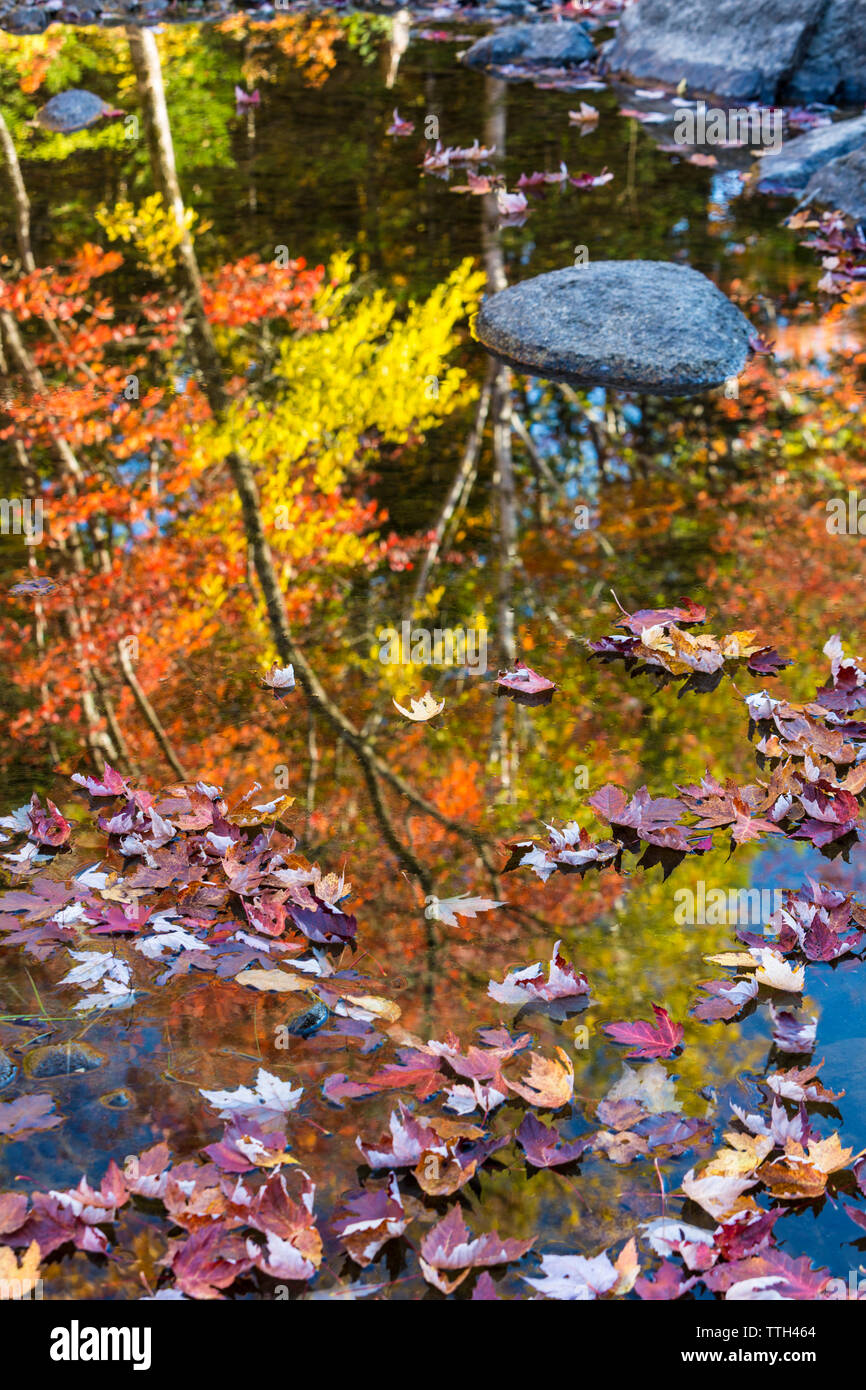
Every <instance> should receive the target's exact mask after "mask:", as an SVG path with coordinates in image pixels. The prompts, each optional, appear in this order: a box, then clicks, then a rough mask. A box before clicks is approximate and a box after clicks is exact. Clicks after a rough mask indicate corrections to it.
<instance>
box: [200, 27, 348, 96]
mask: <svg viewBox="0 0 866 1390" xmlns="http://www.w3.org/2000/svg"><path fill="white" fill-rule="evenodd" d="M219 27H220V29H221V30H222V32H223V33H226V34H231V35H233V36H234V37H235V38H237V39H245V40H247V48H246V54H245V58H244V64H243V74H244V77H245V78H246V80H247V82H248V83H249V84H250V86H252V87H254V86H255V85H256V83H257V82H261V81H268V80H269V78H270V73H269V70H268V67H267V64H266V62H265V58H264V54H263V51H262V50H260V49H257V48H256V46H255V44H254V43H252V42H250V41H249V40H250V36H253V35H256V34H261V33H268V34H271V35H274V36H275V38H276V47H277V48H278V49H279V51H280V52H281V53H283V54H285V56H286V57H287V58H291V59H292V61H293V63H294V64H295V67H296V68H297V69H298V70H299V71H300V73H301V74H302V76H303V79H304V82H305V84H306V85H307V86H308V87H321V86H322V85H323V84H324V83H325V82H327V80H328V78H329V76H330V75H331V73H332V72H333V70H334V68H335V67H336V65H337V56H336V53H335V51H334V50H335V47H336V45H337V43H338V42H339V41H340V40H341V39H342V38H343V30H342V28H341V26H340V24H339V23H337V22H335V21H334V19H332V18H331V17H330V16H328V15H311V14H298V15H278V16H277V17H276V18H275V19H273V20H269V21H268V22H267V23H261V22H259V23H257V22H255V21H252V20H250V19H248V18H247V16H246V15H232V16H231V18H229V19H226V20H224V21H223V22H222V23H221V24H220V26H219Z"/></svg>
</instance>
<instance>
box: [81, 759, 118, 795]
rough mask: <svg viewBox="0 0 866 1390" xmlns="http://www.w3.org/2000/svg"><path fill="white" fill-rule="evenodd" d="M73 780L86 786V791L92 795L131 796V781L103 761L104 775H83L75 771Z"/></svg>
mask: <svg viewBox="0 0 866 1390" xmlns="http://www.w3.org/2000/svg"><path fill="white" fill-rule="evenodd" d="M72 781H73V782H77V783H78V785H79V787H84V789H85V791H87V792H89V793H90V795H91V796H129V782H128V781H127V779H126V778H125V777H121V775H120V773H119V772H115V770H114V768H113V767H109V765H108V763H106V762H103V773H102V777H101V778H99V777H88V776H82V774H81V773H80V772H73V774H72Z"/></svg>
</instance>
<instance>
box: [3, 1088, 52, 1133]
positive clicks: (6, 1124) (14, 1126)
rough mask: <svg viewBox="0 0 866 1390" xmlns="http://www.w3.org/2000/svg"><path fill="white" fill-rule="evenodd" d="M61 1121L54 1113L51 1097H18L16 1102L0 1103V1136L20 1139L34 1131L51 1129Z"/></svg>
mask: <svg viewBox="0 0 866 1390" xmlns="http://www.w3.org/2000/svg"><path fill="white" fill-rule="evenodd" d="M62 1120H63V1116H62V1115H56V1114H55V1113H54V1099H53V1097H52V1096H48V1095H41V1096H32V1095H31V1096H19V1097H18V1099H17V1100H10V1101H8V1102H2V1103H0V1134H8V1135H14V1136H15V1137H16V1138H20V1136H21V1135H22V1134H28V1133H31V1132H33V1131H34V1130H40V1129H53V1128H54V1126H55V1125H59V1124H60V1123H61V1122H62Z"/></svg>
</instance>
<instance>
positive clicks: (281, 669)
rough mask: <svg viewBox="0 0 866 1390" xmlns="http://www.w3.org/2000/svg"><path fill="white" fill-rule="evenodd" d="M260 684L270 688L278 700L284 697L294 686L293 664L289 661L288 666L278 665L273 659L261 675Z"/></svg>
mask: <svg viewBox="0 0 866 1390" xmlns="http://www.w3.org/2000/svg"><path fill="white" fill-rule="evenodd" d="M262 684H263V685H266V686H267V687H268V689H269V690H272V691H273V692H274V695H275V696H276V698H277V699H278V700H282V699H284V698H285V696H286V695H288V693H289V691H290V690H294V688H295V668H294V666H292V665H291V663H290V664H289V665H288V666H280V665H279V663H278V662H276V661H275V662H274V664H273V665H272V666H271V667H270V668H269V669H268V670H267V671H266V672H265V674H264V675H263V676H262Z"/></svg>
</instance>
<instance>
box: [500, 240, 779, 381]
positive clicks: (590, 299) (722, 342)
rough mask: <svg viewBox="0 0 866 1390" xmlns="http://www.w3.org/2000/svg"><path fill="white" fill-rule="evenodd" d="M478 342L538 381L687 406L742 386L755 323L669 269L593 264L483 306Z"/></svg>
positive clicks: (708, 284)
mask: <svg viewBox="0 0 866 1390" xmlns="http://www.w3.org/2000/svg"><path fill="white" fill-rule="evenodd" d="M476 332H477V334H478V337H479V339H480V340H481V342H482V343H483V344H484V346H485V347H486V348H488V349H489V351H490V352H492V353H493V354H494V356H496V357H498V358H500V359H501V360H502V361H504V362H507V363H508V364H509V365H511V366H514V367H516V368H518V370H520V371H523V372H530V373H532V374H533V375H535V376H541V377H546V378H549V379H552V380H557V381H568V382H571V383H572V384H574V385H577V386H616V387H620V388H621V389H623V390H630V391H646V392H649V393H651V394H653V395H660V396H687V395H694V394H696V393H698V392H700V391H706V390H708V389H710V388H711V387H714V386H719V385H721V383H722V382H724V381H726V380H727V379H728V378H729V377H733V376H736V375H737V374H738V373H739V372H740V371H741V370H742V368H743V366H744V365H745V362H746V359H747V357H748V353H749V337H750V335H751V334H752V332H753V329H752V326H751V324H750V323H749V321H748V319H747V318H745V317H744V315H743V314H741V313H740V310H739V309H738V308H737V307H736V306H735V305H734V304H732V303H731V302H730V300H729V299H726V297H725V296H724V295H723V294H722V292H721V291H720V290H718V289H716V286H715V285H714V284H713V283H712V281H710V280H708V279H707V278H706V276H705V275H701V274H700V273H699V272H698V271H697V270H692V269H691V268H690V267H688V266H682V265H673V264H671V263H670V262H667V261H595V262H593V263H591V264H588V265H581V266H569V267H568V268H567V269H565V270H554V271H551V272H550V274H548V275H538V276H536V277H535V279H533V280H525V281H524V282H523V283H522V284H520V285H514V286H512V287H511V288H510V289H507V290H503V291H502V292H501V293H500V294H496V295H493V296H492V298H490V299H488V300H485V302H484V304H483V305H482V308H481V311H480V313H479V315H478V318H477V320H476Z"/></svg>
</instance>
